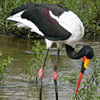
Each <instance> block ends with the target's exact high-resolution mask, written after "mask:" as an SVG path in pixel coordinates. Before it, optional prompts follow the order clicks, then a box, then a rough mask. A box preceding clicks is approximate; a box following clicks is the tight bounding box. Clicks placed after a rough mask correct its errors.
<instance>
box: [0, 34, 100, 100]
mask: <svg viewBox="0 0 100 100" xmlns="http://www.w3.org/2000/svg"><path fill="white" fill-rule="evenodd" d="M42 42H43V41H42ZM33 45H34V40H25V39H18V38H12V37H7V36H6V37H5V36H0V51H1V52H2V53H3V56H2V57H1V58H0V60H1V59H3V58H7V56H10V57H12V58H14V61H13V62H12V64H11V67H10V68H8V69H7V74H6V78H5V80H4V81H5V83H6V86H2V87H0V100H39V99H38V98H39V86H40V83H37V84H36V83H30V82H29V80H28V79H27V78H26V77H28V75H27V73H26V70H27V67H28V62H29V60H30V59H32V56H31V48H32V46H33ZM84 45H90V46H91V47H92V48H93V49H94V52H95V56H96V57H98V58H100V53H99V52H100V41H81V42H79V44H78V45H77V48H76V50H79V49H80V48H82V46H84ZM55 56H56V47H55V46H53V48H52V49H51V51H50V61H48V63H47V67H46V70H45V73H44V78H43V100H55V90H54V83H53V78H52V72H53V66H54V63H55ZM81 60H82V59H80V60H72V59H70V58H69V57H68V56H67V55H66V52H65V48H64V46H63V48H62V50H61V53H60V58H59V67H58V91H59V100H70V97H71V96H72V95H73V94H74V89H75V87H76V86H75V85H73V84H70V83H69V82H68V81H64V82H60V77H61V76H62V75H64V74H67V75H69V74H70V73H71V72H73V71H77V72H79V71H80V66H81ZM90 66H91V63H90ZM85 73H90V74H91V73H92V69H91V68H90V67H89V68H88V69H87V70H86V72H85Z"/></svg>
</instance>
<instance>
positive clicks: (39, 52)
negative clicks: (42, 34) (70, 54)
mask: <svg viewBox="0 0 100 100" xmlns="http://www.w3.org/2000/svg"><path fill="white" fill-rule="evenodd" d="M32 51H33V53H34V55H32V56H33V58H32V59H31V60H30V61H29V63H28V70H27V73H28V75H29V80H30V81H36V82H37V79H38V71H39V69H40V67H41V64H42V61H43V58H44V51H45V45H44V44H40V42H37V41H35V43H34V46H33V48H32Z"/></svg>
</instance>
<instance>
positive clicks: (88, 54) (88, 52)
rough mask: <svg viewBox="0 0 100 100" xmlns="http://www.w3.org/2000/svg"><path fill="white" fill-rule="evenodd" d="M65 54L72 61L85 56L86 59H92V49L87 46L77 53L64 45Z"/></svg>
mask: <svg viewBox="0 0 100 100" xmlns="http://www.w3.org/2000/svg"><path fill="white" fill-rule="evenodd" d="M66 53H67V54H68V56H69V57H70V58H72V59H79V58H82V57H83V56H86V57H87V58H88V59H92V58H93V56H94V52H93V49H92V48H91V47H90V46H88V45H86V46H84V47H83V48H82V49H81V50H80V51H79V52H75V50H74V48H73V47H71V46H69V45H66Z"/></svg>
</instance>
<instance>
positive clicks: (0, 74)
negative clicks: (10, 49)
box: [0, 52, 13, 85]
mask: <svg viewBox="0 0 100 100" xmlns="http://www.w3.org/2000/svg"><path fill="white" fill-rule="evenodd" d="M2 55H3V54H2V52H0V57H1V56H2ZM12 60H13V58H11V57H8V58H7V59H3V60H0V85H4V84H5V83H4V78H5V75H6V69H7V68H8V67H9V64H10V63H11V61H12Z"/></svg>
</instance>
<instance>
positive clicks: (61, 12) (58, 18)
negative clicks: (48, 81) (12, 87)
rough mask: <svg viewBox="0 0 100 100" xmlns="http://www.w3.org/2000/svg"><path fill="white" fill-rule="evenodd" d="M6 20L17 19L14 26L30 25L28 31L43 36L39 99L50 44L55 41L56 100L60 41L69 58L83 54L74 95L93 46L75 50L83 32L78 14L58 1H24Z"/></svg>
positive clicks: (91, 55)
mask: <svg viewBox="0 0 100 100" xmlns="http://www.w3.org/2000/svg"><path fill="white" fill-rule="evenodd" d="M7 20H8V21H14V22H17V24H16V26H17V27H18V28H30V29H31V32H36V33H38V34H39V35H42V36H43V37H44V38H45V42H46V46H47V51H46V54H45V57H44V60H43V64H42V66H41V68H40V70H39V72H38V74H39V78H40V81H41V86H40V97H39V98H40V100H42V78H43V68H44V65H45V61H46V58H47V55H48V52H49V50H50V48H51V46H52V44H53V43H56V44H57V56H56V62H55V66H54V71H53V80H54V84H55V94H56V100H58V88H57V67H58V58H59V53H60V49H61V46H62V44H63V43H64V44H65V47H66V53H67V55H68V56H69V57H70V58H72V59H79V58H82V57H83V61H82V67H81V71H80V76H79V80H78V83H77V87H76V92H75V96H76V94H77V91H78V88H79V85H80V82H81V79H82V76H83V74H84V71H85V69H86V68H87V67H88V64H89V62H90V59H92V58H93V56H94V52H93V49H92V48H91V47H90V46H87V45H86V46H84V47H83V48H82V49H81V50H80V51H79V52H75V46H76V44H77V42H78V41H79V40H80V39H81V38H82V37H83V35H84V26H83V23H82V22H81V20H80V19H79V18H78V16H77V15H76V14H74V13H73V12H72V11H70V10H69V9H68V8H65V7H63V6H61V5H58V4H26V5H21V6H20V7H17V8H15V9H13V10H12V12H11V14H10V17H8V19H7Z"/></svg>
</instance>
